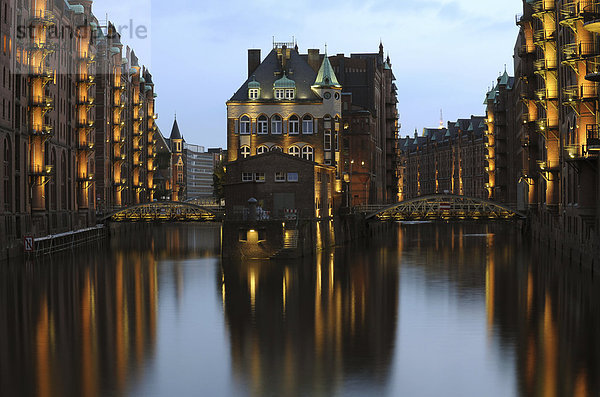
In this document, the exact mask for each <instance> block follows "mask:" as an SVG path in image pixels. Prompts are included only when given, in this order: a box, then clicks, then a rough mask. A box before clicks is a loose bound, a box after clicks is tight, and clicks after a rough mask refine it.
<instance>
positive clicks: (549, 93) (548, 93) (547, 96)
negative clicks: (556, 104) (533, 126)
mask: <svg viewBox="0 0 600 397" xmlns="http://www.w3.org/2000/svg"><path fill="white" fill-rule="evenodd" d="M535 96H536V98H537V100H539V101H546V100H554V99H558V90H557V89H552V90H549V89H546V88H541V89H539V90H535Z"/></svg>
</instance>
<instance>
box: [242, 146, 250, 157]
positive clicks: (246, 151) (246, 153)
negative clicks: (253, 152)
mask: <svg viewBox="0 0 600 397" xmlns="http://www.w3.org/2000/svg"><path fill="white" fill-rule="evenodd" d="M240 155H241V156H242V158H243V159H245V158H246V157H249V156H250V146H245V145H244V146H242V147H241V148H240Z"/></svg>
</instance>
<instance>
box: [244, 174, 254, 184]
mask: <svg viewBox="0 0 600 397" xmlns="http://www.w3.org/2000/svg"><path fill="white" fill-rule="evenodd" d="M253 180H254V179H253V174H252V173H251V172H242V182H252V181H253Z"/></svg>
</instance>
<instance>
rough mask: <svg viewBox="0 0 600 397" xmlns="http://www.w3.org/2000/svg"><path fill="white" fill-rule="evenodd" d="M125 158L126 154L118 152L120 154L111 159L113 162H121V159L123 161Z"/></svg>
mask: <svg viewBox="0 0 600 397" xmlns="http://www.w3.org/2000/svg"><path fill="white" fill-rule="evenodd" d="M126 159H127V156H126V155H124V154H120V155H118V156H115V157H114V158H113V161H114V162H115V163H122V162H123V161H125V160H126Z"/></svg>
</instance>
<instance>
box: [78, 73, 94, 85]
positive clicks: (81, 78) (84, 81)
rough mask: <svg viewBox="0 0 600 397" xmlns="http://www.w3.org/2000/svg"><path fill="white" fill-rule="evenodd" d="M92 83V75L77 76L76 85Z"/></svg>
mask: <svg viewBox="0 0 600 397" xmlns="http://www.w3.org/2000/svg"><path fill="white" fill-rule="evenodd" d="M94 81H96V78H95V76H93V75H91V74H90V75H87V76H78V77H77V83H78V84H93V83H94Z"/></svg>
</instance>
